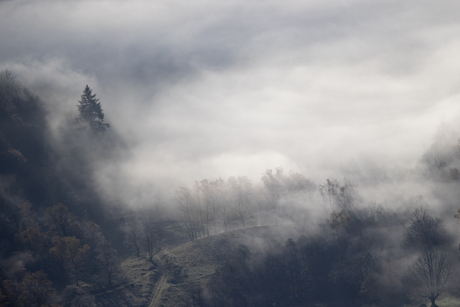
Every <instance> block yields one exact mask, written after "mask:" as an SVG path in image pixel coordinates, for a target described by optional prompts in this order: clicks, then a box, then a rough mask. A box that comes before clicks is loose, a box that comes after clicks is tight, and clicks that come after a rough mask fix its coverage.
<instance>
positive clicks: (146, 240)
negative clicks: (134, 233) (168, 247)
mask: <svg viewBox="0 0 460 307" xmlns="http://www.w3.org/2000/svg"><path fill="white" fill-rule="evenodd" d="M162 237H163V236H162V229H161V225H160V224H159V223H158V222H157V221H155V219H154V217H153V216H148V215H147V216H145V217H144V218H143V219H142V222H141V232H140V239H141V244H142V246H143V247H144V249H145V250H146V251H147V253H148V255H149V260H150V261H153V256H155V255H156V254H158V253H159V252H160V251H161V248H162V244H161V243H162Z"/></svg>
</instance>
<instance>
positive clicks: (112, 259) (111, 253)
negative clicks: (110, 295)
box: [98, 240, 119, 285]
mask: <svg viewBox="0 0 460 307" xmlns="http://www.w3.org/2000/svg"><path fill="white" fill-rule="evenodd" d="M98 250H99V255H98V258H99V259H100V260H102V263H103V264H104V270H105V273H106V274H107V281H108V283H109V285H112V280H113V276H114V275H115V273H116V272H117V271H118V265H119V260H118V257H117V251H116V250H115V249H113V248H112V246H111V244H110V242H108V241H107V240H104V242H102V243H101V244H99V247H98Z"/></svg>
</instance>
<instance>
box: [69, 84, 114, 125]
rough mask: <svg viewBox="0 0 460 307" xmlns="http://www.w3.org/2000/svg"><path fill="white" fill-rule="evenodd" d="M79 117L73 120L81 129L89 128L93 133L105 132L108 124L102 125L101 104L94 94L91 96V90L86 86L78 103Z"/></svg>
mask: <svg viewBox="0 0 460 307" xmlns="http://www.w3.org/2000/svg"><path fill="white" fill-rule="evenodd" d="M78 102H79V103H80V105H78V106H77V107H78V112H79V113H80V114H79V116H78V117H77V118H76V119H75V122H76V123H77V124H79V125H82V126H83V127H82V128H81V129H85V127H84V126H86V125H87V126H89V127H90V128H91V130H92V131H94V132H105V131H106V130H107V128H109V127H110V124H108V123H104V113H103V112H102V108H101V103H100V102H99V99H97V98H96V94H94V95H93V93H92V90H91V88H90V87H89V86H88V85H86V87H85V89H84V90H83V94H82V95H81V99H80V100H79V101H78Z"/></svg>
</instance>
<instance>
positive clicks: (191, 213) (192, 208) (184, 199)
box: [174, 187, 199, 241]
mask: <svg viewBox="0 0 460 307" xmlns="http://www.w3.org/2000/svg"><path fill="white" fill-rule="evenodd" d="M174 198H175V200H176V202H177V204H178V205H179V214H180V220H181V221H182V223H183V225H184V227H185V229H186V230H187V233H188V236H189V239H190V240H192V241H193V240H196V239H198V231H199V220H198V219H199V218H198V217H197V212H196V199H195V198H194V195H193V193H192V191H191V190H190V189H188V188H184V187H180V188H179V189H178V190H176V194H175V197H174Z"/></svg>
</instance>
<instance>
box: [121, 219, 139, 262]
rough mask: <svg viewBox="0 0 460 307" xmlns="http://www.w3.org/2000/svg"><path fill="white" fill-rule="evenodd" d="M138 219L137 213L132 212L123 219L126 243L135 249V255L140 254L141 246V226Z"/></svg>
mask: <svg viewBox="0 0 460 307" xmlns="http://www.w3.org/2000/svg"><path fill="white" fill-rule="evenodd" d="M139 224H140V219H139V217H138V216H137V215H135V214H132V215H130V216H128V217H127V218H126V220H125V227H124V228H123V232H124V233H125V242H126V244H127V245H128V246H129V247H131V248H133V249H134V250H135V251H136V257H139V256H140V248H141V227H140V225H139Z"/></svg>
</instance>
